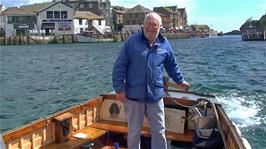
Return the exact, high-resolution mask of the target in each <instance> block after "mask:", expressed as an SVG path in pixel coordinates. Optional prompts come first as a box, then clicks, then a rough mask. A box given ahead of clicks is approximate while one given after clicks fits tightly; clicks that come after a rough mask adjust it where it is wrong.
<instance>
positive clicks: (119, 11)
mask: <svg viewBox="0 0 266 149" xmlns="http://www.w3.org/2000/svg"><path fill="white" fill-rule="evenodd" d="M112 10H113V11H114V12H116V13H122V14H123V13H125V12H126V11H121V10H116V9H112Z"/></svg>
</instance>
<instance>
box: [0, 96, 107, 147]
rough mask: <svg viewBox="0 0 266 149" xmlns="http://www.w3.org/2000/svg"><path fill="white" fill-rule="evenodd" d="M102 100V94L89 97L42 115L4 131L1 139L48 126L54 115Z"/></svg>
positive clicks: (19, 135)
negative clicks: (81, 101) (78, 102)
mask: <svg viewBox="0 0 266 149" xmlns="http://www.w3.org/2000/svg"><path fill="white" fill-rule="evenodd" d="M103 100H104V99H103V96H99V97H95V98H91V99H88V100H86V101H85V102H83V103H81V104H77V105H73V106H70V107H68V108H66V109H63V110H59V111H58V112H55V113H52V114H50V115H48V116H45V117H42V118H40V119H37V120H33V121H31V122H30V123H27V124H24V125H22V126H19V127H16V128H14V129H11V130H8V131H6V132H4V133H3V134H2V137H3V140H4V142H5V144H6V143H7V142H10V141H12V140H15V139H17V138H20V137H21V136H23V135H26V134H30V133H33V132H35V131H36V130H38V129H41V128H44V127H46V126H48V125H49V124H51V123H53V122H54V117H56V116H59V115H61V114H64V113H67V112H70V113H76V112H80V111H81V110H83V109H85V108H93V107H95V106H97V105H100V104H101V103H102V102H103Z"/></svg>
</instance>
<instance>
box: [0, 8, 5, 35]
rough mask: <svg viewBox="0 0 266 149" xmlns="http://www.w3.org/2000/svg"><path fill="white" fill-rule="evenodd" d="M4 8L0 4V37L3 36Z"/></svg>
mask: <svg viewBox="0 0 266 149" xmlns="http://www.w3.org/2000/svg"><path fill="white" fill-rule="evenodd" d="M5 9H6V7H5V6H4V5H3V4H0V37H2V36H4V35H5V33H4V17H2V15H1V14H2V12H3V11H4V10H5Z"/></svg>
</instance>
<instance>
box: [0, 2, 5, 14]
mask: <svg viewBox="0 0 266 149" xmlns="http://www.w3.org/2000/svg"><path fill="white" fill-rule="evenodd" d="M5 9H6V7H5V6H4V5H3V4H0V14H1V13H2V12H3V11H4V10H5Z"/></svg>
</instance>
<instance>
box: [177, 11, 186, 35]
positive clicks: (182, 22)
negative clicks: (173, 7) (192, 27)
mask: <svg viewBox="0 0 266 149" xmlns="http://www.w3.org/2000/svg"><path fill="white" fill-rule="evenodd" d="M177 11H178V18H177V20H178V21H177V26H178V28H179V29H181V30H184V29H186V28H187V26H188V24H187V11H186V8H178V9H177Z"/></svg>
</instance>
